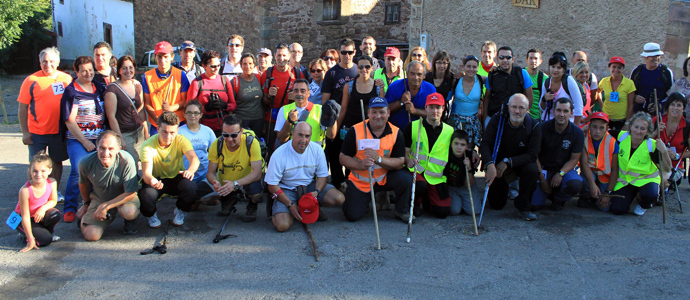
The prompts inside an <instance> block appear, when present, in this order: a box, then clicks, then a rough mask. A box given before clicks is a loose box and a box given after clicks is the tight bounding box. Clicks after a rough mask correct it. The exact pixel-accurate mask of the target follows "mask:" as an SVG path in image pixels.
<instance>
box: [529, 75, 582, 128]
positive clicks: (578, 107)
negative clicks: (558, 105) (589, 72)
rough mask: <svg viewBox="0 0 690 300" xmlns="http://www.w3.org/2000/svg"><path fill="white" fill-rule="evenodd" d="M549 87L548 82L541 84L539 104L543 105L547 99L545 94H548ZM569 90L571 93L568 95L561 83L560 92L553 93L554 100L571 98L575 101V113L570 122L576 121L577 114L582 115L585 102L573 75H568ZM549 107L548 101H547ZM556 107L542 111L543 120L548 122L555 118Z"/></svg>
mask: <svg viewBox="0 0 690 300" xmlns="http://www.w3.org/2000/svg"><path fill="white" fill-rule="evenodd" d="M548 89H549V87H547V86H546V84H544V85H542V86H541V98H540V99H539V105H541V102H542V101H545V100H544V94H546V91H547V90H548ZM568 91H569V92H570V95H568V93H566V92H565V89H564V88H563V85H561V88H560V89H558V92H556V94H554V95H553V101H555V100H558V99H559V98H570V100H572V101H573V106H574V108H573V115H572V116H570V122H575V117H576V116H578V117H582V110H583V104H582V94H580V88H579V87H578V86H577V82H576V81H575V78H573V76H568ZM554 103H555V102H554ZM547 107H548V103H547ZM554 107H555V106H554ZM554 107H552V108H551V109H550V110H547V109H545V110H544V111H543V112H542V113H541V120H542V122H546V121H548V120H551V119H553V117H554Z"/></svg>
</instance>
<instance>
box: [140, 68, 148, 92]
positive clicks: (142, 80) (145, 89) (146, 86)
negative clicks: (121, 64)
mask: <svg viewBox="0 0 690 300" xmlns="http://www.w3.org/2000/svg"><path fill="white" fill-rule="evenodd" d="M141 88H142V90H143V92H144V94H149V85H148V84H147V83H146V74H145V73H144V75H142V76H141Z"/></svg>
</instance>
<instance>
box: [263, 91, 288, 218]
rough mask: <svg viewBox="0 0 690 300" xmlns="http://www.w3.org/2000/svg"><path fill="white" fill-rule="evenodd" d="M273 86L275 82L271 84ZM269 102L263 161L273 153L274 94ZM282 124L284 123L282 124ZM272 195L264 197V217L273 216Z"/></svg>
mask: <svg viewBox="0 0 690 300" xmlns="http://www.w3.org/2000/svg"><path fill="white" fill-rule="evenodd" d="M273 86H275V84H274V85H273ZM269 99H271V104H269V105H268V125H267V126H266V154H265V155H264V161H265V162H268V157H269V156H270V155H269V153H271V154H272V153H273V151H272V149H273V147H275V142H274V143H273V145H271V130H272V129H271V122H272V121H273V104H274V103H275V96H272V97H270V98H269ZM283 126H284V125H283ZM263 183H264V181H263V180H262V181H261V186H262V187H263ZM273 200H274V199H273V197H270V195H269V197H266V217H269V218H270V217H271V216H273Z"/></svg>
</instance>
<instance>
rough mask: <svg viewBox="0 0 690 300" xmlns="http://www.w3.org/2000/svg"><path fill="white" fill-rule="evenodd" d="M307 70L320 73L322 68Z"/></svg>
mask: <svg viewBox="0 0 690 300" xmlns="http://www.w3.org/2000/svg"><path fill="white" fill-rule="evenodd" d="M309 72H312V73H321V72H323V70H321V69H316V70H309Z"/></svg>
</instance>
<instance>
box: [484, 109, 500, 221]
mask: <svg viewBox="0 0 690 300" xmlns="http://www.w3.org/2000/svg"><path fill="white" fill-rule="evenodd" d="M504 122H505V120H504V119H503V113H501V116H500V117H499V119H498V130H496V137H497V138H496V141H495V142H494V152H493V154H491V159H492V160H493V161H494V166H495V165H496V158H497V157H498V148H499V145H500V144H501V137H503V125H504ZM494 180H496V179H495V178H494ZM489 187H490V186H489V185H488V184H487V185H486V187H485V188H484V201H483V202H482V211H481V212H480V213H479V224H478V225H477V226H481V225H482V218H483V217H484V208H485V207H486V198H487V197H488V196H489Z"/></svg>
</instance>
